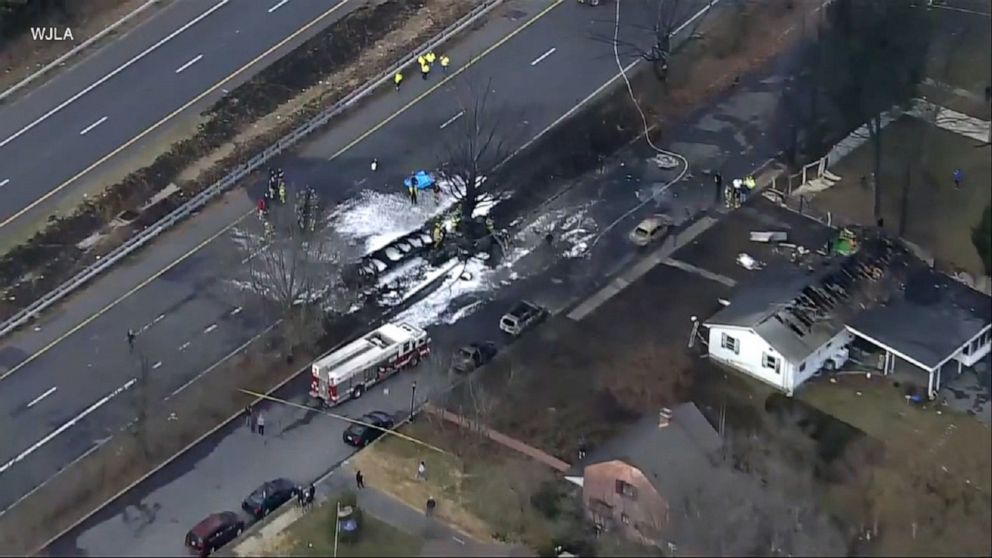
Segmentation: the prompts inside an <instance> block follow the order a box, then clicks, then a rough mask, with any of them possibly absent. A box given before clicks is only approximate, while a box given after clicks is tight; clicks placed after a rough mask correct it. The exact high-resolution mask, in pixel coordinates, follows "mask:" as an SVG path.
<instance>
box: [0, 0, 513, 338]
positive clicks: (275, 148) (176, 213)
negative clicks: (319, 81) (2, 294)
mask: <svg viewBox="0 0 992 558" xmlns="http://www.w3.org/2000/svg"><path fill="white" fill-rule="evenodd" d="M501 3H503V0H482V2H480V3H479V5H478V6H476V7H475V8H473V9H472V11H470V12H469V13H467V14H465V15H464V16H462V17H461V18H460V19H459V20H458V21H456V22H455V23H454V24H452V25H451V26H449V27H448V28H447V29H445V30H443V31H441V32H440V33H438V34H437V35H435V36H434V37H431V38H430V39H428V40H427V41H425V42H424V44H422V45H421V46H419V47H418V48H417V49H415V50H414V52H423V51H426V50H429V49H436V48H437V47H438V46H439V45H440V44H442V43H444V42H445V41H447V40H449V39H450V38H451V37H452V36H454V35H455V34H457V33H459V32H461V31H462V30H464V29H465V28H466V27H468V26H469V25H470V24H472V23H473V22H474V21H475V20H476V19H478V18H479V17H481V16H483V15H485V14H486V13H488V12H489V11H491V10H492V9H494V8H495V7H496V6H498V5H499V4H501ZM406 58H408V57H404V60H403V61H401V62H397V63H396V64H393V66H391V67H390V68H389V69H387V70H386V71H384V72H383V73H382V74H380V75H379V77H377V78H376V79H375V80H374V81H373V82H372V83H370V84H368V85H366V86H365V87H363V88H361V89H358V90H355V91H352V92H351V93H349V94H348V95H346V96H345V97H344V98H343V99H341V100H340V101H338V102H337V103H335V104H334V105H333V106H331V107H329V108H327V109H325V110H324V111H322V112H321V113H320V114H318V115H316V116H314V117H313V118H312V119H311V120H310V121H309V122H307V123H305V124H303V125H301V126H300V127H298V128H296V129H295V130H293V131H291V132H290V133H288V134H287V135H285V136H284V137H282V138H281V139H279V140H278V141H277V142H275V143H274V144H272V145H270V146H269V147H268V148H266V149H265V150H263V151H262V152H261V153H259V154H257V155H255V156H254V157H252V158H250V159H248V161H247V162H245V163H244V164H242V165H240V166H239V167H238V168H236V169H234V170H232V171H231V172H229V173H228V174H227V175H226V176H225V177H224V178H222V179H220V180H219V181H217V182H216V183H214V184H213V185H211V186H210V187H208V188H207V189H205V190H203V191H202V192H200V193H199V194H197V195H195V196H193V197H192V198H190V199H189V200H188V201H187V202H186V203H184V204H183V205H182V206H180V207H178V208H176V209H175V210H173V211H172V212H171V213H169V214H168V215H166V216H165V217H163V218H162V219H160V220H159V221H158V222H156V223H154V224H152V225H149V226H148V227H146V228H145V229H143V230H142V231H141V232H139V233H138V234H136V235H135V236H133V237H132V238H131V239H130V240H128V241H127V242H125V243H124V244H122V245H121V246H119V247H118V248H116V249H114V250H113V251H111V252H110V253H109V254H107V255H106V256H104V257H103V258H101V259H100V260H99V261H97V262H95V263H93V264H92V265H90V266H89V267H87V268H85V269H83V270H82V271H80V272H79V273H77V274H76V275H75V276H73V277H72V278H71V279H69V280H68V281H66V282H65V283H63V284H61V285H59V286H58V287H56V288H55V289H53V290H51V291H50V292H48V293H47V294H45V295H44V296H42V297H41V298H39V299H38V300H36V301H34V302H33V303H31V304H30V305H29V306H28V307H27V308H25V309H23V310H21V311H20V312H18V313H16V314H14V315H13V316H12V317H11V318H10V319H8V320H7V321H5V322H3V323H2V324H0V337H3V336H4V335H7V334H8V333H10V332H12V331H14V330H15V329H17V328H18V327H20V326H22V325H24V324H26V323H27V322H28V321H30V320H32V319H34V318H37V317H38V315H39V314H40V313H41V312H43V311H44V310H46V309H47V308H48V307H50V306H51V305H53V304H55V303H56V302H58V301H59V300H62V299H63V298H65V297H66V296H67V295H69V294H70V293H72V292H73V291H75V290H76V289H78V288H79V287H80V286H82V285H83V284H85V283H87V282H88V281H90V280H91V279H93V278H94V277H96V276H97V275H99V274H101V273H103V272H104V271H106V270H107V269H109V268H110V267H111V266H113V265H114V264H116V263H117V262H119V261H121V260H123V259H124V258H126V257H127V256H128V255H130V254H131V253H132V252H134V251H135V250H137V249H138V248H140V247H142V246H144V245H145V244H147V243H148V242H150V241H151V240H153V239H154V238H156V237H157V236H159V235H160V234H162V233H163V232H165V231H166V230H167V229H169V228H170V227H172V226H173V225H175V224H176V223H178V222H180V221H182V220H184V219H186V218H187V217H189V216H190V215H192V214H194V213H196V212H197V211H199V210H200V209H202V208H203V207H204V206H205V205H207V203H209V202H210V201H211V200H213V199H214V198H216V197H217V196H219V195H220V194H221V193H223V192H224V191H226V190H227V189H229V188H230V187H231V186H233V185H234V184H235V183H237V182H238V181H239V180H241V179H242V178H244V177H246V176H248V175H249V174H251V173H252V172H254V171H255V170H257V169H259V168H261V167H262V166H263V165H265V164H266V163H267V162H268V161H269V160H271V159H272V158H274V157H276V156H277V155H279V154H280V153H282V152H283V151H285V150H286V149H289V148H290V147H292V146H293V145H295V144H296V143H298V142H299V141H300V140H301V139H303V138H304V137H306V136H307V135H309V134H310V133H312V132H314V131H315V130H317V129H319V128H321V127H322V126H324V125H325V124H327V123H328V121H330V120H331V119H332V118H334V117H335V116H338V115H339V114H341V113H342V112H344V111H345V110H347V109H348V108H350V107H351V106H352V105H354V104H355V103H356V102H358V101H359V100H361V99H363V98H364V97H366V96H368V95H369V94H370V93H372V92H373V91H375V90H376V89H377V88H379V87H380V86H382V85H383V84H385V83H387V82H388V81H389V80H391V79H392V76H393V74H395V73H396V72H397V71H399V70H400V69H402V68H403V67H405V66H407V65H409V64H410V61H409V60H408V59H406Z"/></svg>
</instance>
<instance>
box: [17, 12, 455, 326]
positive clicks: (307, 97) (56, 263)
mask: <svg viewBox="0 0 992 558" xmlns="http://www.w3.org/2000/svg"><path fill="white" fill-rule="evenodd" d="M472 7H473V4H471V3H467V2H456V3H452V2H447V1H445V0H383V1H380V2H377V3H375V4H374V5H367V6H363V7H360V8H357V9H356V10H354V11H353V12H352V13H350V14H348V15H347V16H345V17H343V18H342V19H340V20H338V21H337V22H335V23H334V24H332V25H330V26H328V28H327V29H326V30H324V31H323V32H321V33H320V34H318V35H317V36H315V37H314V38H312V39H310V40H308V41H307V42H305V43H304V44H302V45H301V46H299V47H298V48H297V49H296V50H294V51H293V52H291V53H290V54H288V55H286V56H285V57H283V58H282V59H280V60H278V61H276V62H274V63H273V64H272V65H270V66H268V67H267V68H265V69H264V70H262V71H261V72H260V73H259V74H258V75H256V76H255V77H253V78H252V79H251V80H249V81H248V82H246V83H244V84H242V85H241V86H239V87H238V88H237V89H235V90H234V91H233V92H231V94H229V95H227V96H225V97H224V98H222V99H221V100H219V101H218V102H217V103H215V104H214V106H213V107H211V108H210V109H209V110H208V111H206V113H205V116H206V117H207V118H206V120H205V121H204V122H203V123H202V124H201V125H200V126H199V129H198V132H197V133H196V135H194V136H193V137H190V138H187V139H184V140H182V141H180V142H178V143H176V144H174V145H172V146H171V148H170V149H169V150H168V152H166V153H164V154H162V155H160V156H158V157H157V158H156V159H155V161H154V162H153V163H152V164H151V165H150V166H148V167H145V168H143V169H141V170H139V171H135V172H133V173H131V174H129V175H128V176H127V177H126V178H124V179H123V180H122V181H121V182H119V183H117V184H115V185H113V186H110V187H109V188H107V189H106V190H105V191H104V192H103V193H102V194H101V195H99V196H93V197H91V198H90V200H88V201H87V202H85V203H84V204H83V206H82V207H81V208H80V209H79V210H78V211H76V212H75V213H73V214H72V215H70V216H66V217H57V218H54V219H53V220H51V222H50V225H49V226H48V227H47V228H46V229H45V230H44V231H42V232H39V233H37V234H36V235H35V236H34V237H32V238H31V239H30V240H29V241H28V242H27V243H25V244H23V245H21V246H18V247H16V248H14V249H13V250H11V251H10V252H8V253H7V254H5V255H4V256H3V257H2V258H0V269H2V270H3V271H2V280H3V282H4V283H5V284H6V285H9V287H7V289H6V290H5V291H4V293H3V299H2V300H0V318H4V317H9V316H10V315H12V314H13V313H14V312H16V311H17V310H19V309H21V308H23V307H25V306H27V305H28V304H30V303H31V302H33V301H35V300H37V299H38V297H40V296H42V295H43V294H45V293H47V292H49V291H50V290H51V289H52V288H54V287H55V286H57V285H58V284H60V283H62V282H63V281H64V280H66V279H67V278H68V277H70V276H72V275H73V274H75V273H77V272H78V271H79V270H81V269H83V268H84V267H85V266H87V265H89V264H91V263H93V262H94V261H96V260H97V259H98V258H100V257H102V256H103V255H105V254H107V253H108V252H110V251H111V250H112V249H114V248H116V247H117V246H119V245H120V242H112V241H111V240H110V239H107V240H104V241H102V242H100V243H97V244H96V245H94V246H93V247H92V248H90V249H88V250H85V251H84V250H80V249H79V248H77V247H76V245H75V243H76V242H77V241H78V240H80V239H82V238H85V237H87V236H89V235H90V234H92V233H94V232H96V231H98V230H100V229H101V228H102V227H103V226H104V225H105V224H106V223H107V222H108V221H109V219H111V218H112V217H113V216H114V215H117V214H119V213H120V212H122V211H125V210H128V209H131V210H135V209H137V208H139V207H141V206H142V205H143V204H144V203H145V202H146V201H147V200H148V199H149V198H150V197H152V196H153V195H154V194H155V193H157V192H158V191H160V190H161V189H163V188H164V187H166V186H167V185H168V184H170V183H172V182H176V181H180V180H181V178H185V177H190V176H192V175H193V173H194V172H196V170H197V169H199V170H200V172H198V173H196V174H197V176H196V178H195V179H191V180H184V181H181V182H180V183H179V185H180V188H181V192H180V193H179V194H177V195H174V196H172V197H171V198H169V199H167V200H165V201H163V202H162V203H159V204H157V205H156V206H154V207H153V208H150V209H148V210H146V211H145V212H144V213H143V214H142V217H141V218H140V219H139V220H138V221H137V222H135V223H134V224H133V225H132V226H131V227H130V230H131V231H132V232H134V231H138V230H141V229H143V228H145V227H147V226H149V225H151V224H152V223H154V222H155V221H157V220H158V219H159V218H161V217H162V216H164V215H165V214H166V213H168V212H169V211H171V210H173V209H175V208H176V207H178V206H179V205H180V204H181V203H182V202H184V201H185V199H187V198H188V197H190V196H192V195H194V194H196V193H198V192H200V191H202V190H203V189H204V188H206V187H207V186H209V185H210V184H212V183H213V182H215V181H216V180H218V179H220V178H221V177H222V176H223V175H224V174H225V173H226V172H228V170H229V169H231V168H234V167H236V166H238V165H241V164H244V162H245V161H247V160H248V159H249V158H250V157H251V156H253V155H254V154H255V153H257V152H259V151H261V150H262V149H264V148H265V147H267V146H268V145H270V144H272V143H273V142H274V141H276V140H277V139H278V138H279V137H282V136H283V135H285V134H286V133H287V132H288V131H290V130H291V129H292V128H294V127H295V126H298V125H299V124H300V123H301V122H304V121H306V119H308V118H310V117H312V116H314V115H315V114H317V113H318V112H319V111H320V110H322V109H323V108H324V107H325V106H327V105H328V104H331V103H333V102H334V101H336V100H337V99H340V98H342V97H344V96H345V95H346V94H347V93H348V92H349V91H351V90H353V89H354V88H355V87H357V86H358V85H359V84H361V83H364V82H365V81H367V80H368V79H370V78H371V77H373V76H375V75H378V74H379V73H381V72H382V71H384V70H385V69H386V68H387V67H389V66H390V65H391V64H392V63H393V61H395V60H396V59H397V58H398V57H400V56H405V55H406V53H407V52H409V51H410V49H412V48H415V47H416V46H417V45H419V44H422V43H423V42H424V41H426V40H427V39H429V38H430V37H432V36H434V35H436V34H437V33H438V32H440V31H441V30H443V29H444V28H445V27H447V26H448V25H449V24H450V23H452V22H453V21H455V20H456V19H457V18H458V17H460V16H462V15H464V14H465V13H467V12H468V11H469V10H470V9H471V8H472ZM329 68H341V70H339V71H336V72H330V71H328V69H329ZM301 91H302V92H303V93H302V94H300V93H299V92H301ZM273 111H278V113H277V114H276V115H275V116H273V117H271V118H268V119H267V118H266V115H269V114H270V113H272V112H273ZM255 124H259V125H258V126H255ZM232 144H233V145H234V148H233V149H231V147H230V146H231V145H232ZM225 150H226V151H227V154H226V155H225V154H224V152H225ZM206 154H209V155H206ZM191 166H192V167H194V170H193V171H190V172H187V173H186V174H183V173H184V171H186V170H187V169H188V168H189V167H191ZM203 169H205V170H203Z"/></svg>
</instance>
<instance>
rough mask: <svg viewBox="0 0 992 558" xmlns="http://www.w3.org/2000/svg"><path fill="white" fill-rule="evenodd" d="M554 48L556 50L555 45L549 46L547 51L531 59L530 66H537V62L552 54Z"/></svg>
mask: <svg viewBox="0 0 992 558" xmlns="http://www.w3.org/2000/svg"><path fill="white" fill-rule="evenodd" d="M556 50H558V49H557V48H556V47H551V48H549V49H548V51H547V52H545V53H544V54H542V55H540V56H538V57H537V58H535V59H534V60H532V61H531V63H530V65H531V66H537V65H538V64H540V63H541V60H544V59H545V58H547V57H549V56H551V55H552V54H554V52H555V51H556Z"/></svg>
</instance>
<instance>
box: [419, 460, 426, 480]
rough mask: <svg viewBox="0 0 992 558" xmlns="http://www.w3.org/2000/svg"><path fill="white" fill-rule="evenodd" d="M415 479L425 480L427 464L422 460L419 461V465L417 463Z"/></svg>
mask: <svg viewBox="0 0 992 558" xmlns="http://www.w3.org/2000/svg"><path fill="white" fill-rule="evenodd" d="M417 480H422V481H426V480H427V464H426V463H424V462H423V461H421V462H420V465H417Z"/></svg>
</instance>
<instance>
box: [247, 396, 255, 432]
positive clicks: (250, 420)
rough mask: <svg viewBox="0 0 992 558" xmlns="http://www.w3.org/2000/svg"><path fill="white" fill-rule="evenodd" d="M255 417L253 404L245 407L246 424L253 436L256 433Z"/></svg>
mask: <svg viewBox="0 0 992 558" xmlns="http://www.w3.org/2000/svg"><path fill="white" fill-rule="evenodd" d="M253 415H254V409H252V407H251V403H249V404H247V405H245V424H246V425H248V428H249V429H250V430H251V432H252V434H254V433H255V417H254V416H253Z"/></svg>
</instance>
